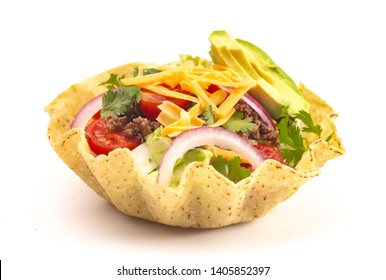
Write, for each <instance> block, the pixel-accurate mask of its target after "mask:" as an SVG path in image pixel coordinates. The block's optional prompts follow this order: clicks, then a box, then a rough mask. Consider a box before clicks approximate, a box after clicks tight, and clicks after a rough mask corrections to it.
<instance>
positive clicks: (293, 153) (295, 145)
mask: <svg viewBox="0 0 386 280" xmlns="http://www.w3.org/2000/svg"><path fill="white" fill-rule="evenodd" d="M278 128H279V140H280V143H281V144H282V146H284V147H283V148H282V149H281V151H280V153H281V155H282V156H283V158H284V159H285V161H286V162H287V163H288V164H293V165H296V164H297V163H298V162H299V161H300V159H301V158H302V155H303V153H304V152H305V151H306V150H307V147H306V146H305V139H304V138H303V137H302V135H301V134H300V128H299V127H298V126H296V125H295V124H294V123H293V122H292V121H291V122H290V119H289V116H288V115H287V116H285V117H284V118H282V119H281V120H280V122H279V124H278Z"/></svg>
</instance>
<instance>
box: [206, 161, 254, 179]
mask: <svg viewBox="0 0 386 280" xmlns="http://www.w3.org/2000/svg"><path fill="white" fill-rule="evenodd" d="M210 164H211V165H212V166H213V167H214V169H216V170H217V171H218V172H219V173H221V174H222V175H224V176H225V177H227V178H228V179H229V180H231V181H233V182H235V183H237V182H239V181H241V180H242V179H244V178H246V177H248V176H250V175H251V172H250V171H249V169H248V168H245V167H243V166H241V158H240V157H234V158H233V159H232V160H230V161H227V160H226V159H225V158H223V157H222V156H217V157H214V158H213V159H212V160H211V163H210Z"/></svg>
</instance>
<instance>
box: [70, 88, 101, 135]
mask: <svg viewBox="0 0 386 280" xmlns="http://www.w3.org/2000/svg"><path fill="white" fill-rule="evenodd" d="M103 95H104V93H102V94H100V95H98V96H95V97H94V98H93V99H91V100H90V101H89V102H87V103H86V104H84V105H83V107H82V108H81V109H80V110H79V112H78V113H77V114H76V115H75V117H74V120H73V121H72V123H71V126H70V128H77V127H80V128H84V127H85V126H86V124H87V122H88V121H89V120H90V119H91V118H92V116H94V115H95V113H96V112H98V111H99V110H100V109H102V97H103Z"/></svg>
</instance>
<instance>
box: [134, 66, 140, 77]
mask: <svg viewBox="0 0 386 280" xmlns="http://www.w3.org/2000/svg"><path fill="white" fill-rule="evenodd" d="M138 74H139V68H138V67H135V68H134V70H133V77H137V76H138Z"/></svg>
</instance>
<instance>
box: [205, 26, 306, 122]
mask: <svg viewBox="0 0 386 280" xmlns="http://www.w3.org/2000/svg"><path fill="white" fill-rule="evenodd" d="M209 41H210V42H211V50H210V52H209V53H210V55H211V57H212V60H213V62H214V63H216V64H220V65H224V66H227V67H230V68H232V69H233V70H235V71H236V72H238V73H239V75H240V76H242V77H243V78H244V79H248V80H252V81H254V82H255V86H254V87H253V88H252V89H251V90H250V91H249V92H248V93H249V94H250V95H252V96H253V97H254V98H255V99H256V100H257V101H259V102H260V103H261V104H262V105H263V106H264V107H265V109H266V110H267V111H268V112H269V113H270V115H271V117H272V118H274V119H278V118H280V117H281V116H283V115H285V114H287V113H288V114H289V115H291V116H293V115H295V114H296V113H297V112H299V111H300V110H305V111H308V109H309V104H308V102H307V101H306V100H305V99H304V98H303V97H302V96H301V95H300V93H299V89H298V88H297V87H296V85H295V83H294V82H293V81H292V79H291V78H290V77H289V76H288V75H287V74H285V72H284V71H283V70H281V68H280V67H279V66H277V65H276V64H275V63H274V62H273V61H272V59H270V58H269V56H268V55H267V54H266V53H265V52H263V51H259V50H260V49H259V48H257V47H256V48H254V47H253V46H254V45H252V44H251V43H248V42H246V41H242V40H240V41H242V42H241V43H240V42H239V41H237V40H235V39H233V38H232V37H231V36H230V35H229V34H228V33H227V32H226V31H222V30H219V31H214V32H212V34H211V35H210V36H209Z"/></svg>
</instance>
